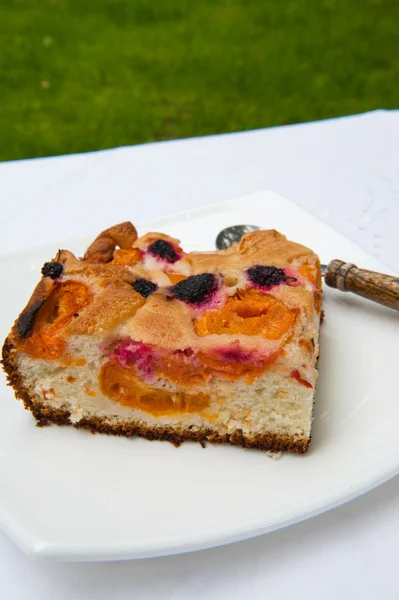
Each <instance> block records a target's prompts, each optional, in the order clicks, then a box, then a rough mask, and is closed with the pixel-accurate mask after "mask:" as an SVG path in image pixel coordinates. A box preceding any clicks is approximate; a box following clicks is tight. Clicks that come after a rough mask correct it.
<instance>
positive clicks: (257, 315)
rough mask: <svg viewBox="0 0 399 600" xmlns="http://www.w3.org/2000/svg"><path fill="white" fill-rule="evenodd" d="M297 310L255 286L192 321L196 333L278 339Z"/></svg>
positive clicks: (290, 322)
mask: <svg viewBox="0 0 399 600" xmlns="http://www.w3.org/2000/svg"><path fill="white" fill-rule="evenodd" d="M295 319H296V311H295V310H290V309H289V308H288V307H287V306H285V304H283V302H281V300H278V299H277V298H275V297H274V296H271V295H268V294H265V293H262V292H259V291H257V290H256V289H247V290H243V291H238V292H237V293H236V294H235V296H233V297H231V298H228V299H227V301H226V303H225V304H224V306H222V307H221V308H219V309H216V310H211V311H208V312H206V313H205V314H203V315H202V316H201V317H200V318H198V319H197V320H196V322H195V323H194V329H195V332H196V333H197V335H199V336H201V337H203V336H206V335H210V334H217V335H221V334H228V335H237V334H244V335H261V336H263V337H265V338H267V339H269V340H279V339H280V338H282V337H283V336H284V335H285V334H287V333H288V332H289V330H290V329H291V328H292V327H293V326H294V323H295Z"/></svg>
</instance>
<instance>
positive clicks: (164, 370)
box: [109, 340, 282, 386]
mask: <svg viewBox="0 0 399 600" xmlns="http://www.w3.org/2000/svg"><path fill="white" fill-rule="evenodd" d="M281 353H282V349H278V350H277V351H274V352H268V353H265V352H261V351H259V350H255V349H253V350H247V349H243V348H241V346H240V344H239V342H238V341H235V342H233V343H231V344H227V345H225V346H220V347H217V348H215V349H213V350H212V351H207V352H204V351H197V352H196V351H194V350H192V349H191V348H187V349H185V350H175V351H174V352H170V351H166V350H161V349H159V348H155V347H152V346H150V345H148V344H142V343H141V342H135V341H133V340H130V341H125V342H122V343H120V344H118V345H117V346H116V347H115V349H114V351H113V352H112V353H111V355H110V357H109V358H110V362H112V363H118V364H119V365H121V367H123V368H125V369H128V370H133V372H134V373H135V375H137V377H139V378H140V380H141V381H144V382H145V383H154V382H155V381H157V380H158V379H160V378H164V379H168V380H169V381H171V382H173V383H176V384H178V385H180V386H186V385H195V384H199V385H201V384H203V383H204V382H207V381H209V380H210V379H211V378H212V377H217V378H220V379H225V380H228V381H235V380H237V379H239V378H241V377H246V380H247V382H248V383H252V382H253V381H255V379H257V377H259V376H260V375H261V374H262V373H264V372H265V371H266V369H267V368H268V367H269V366H270V365H272V364H273V363H274V362H275V360H276V359H277V358H278V357H279V356H280V354H281Z"/></svg>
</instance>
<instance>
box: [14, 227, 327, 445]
mask: <svg viewBox="0 0 399 600" xmlns="http://www.w3.org/2000/svg"><path fill="white" fill-rule="evenodd" d="M320 309H321V273H320V263H319V259H318V257H317V256H316V254H315V253H314V252H312V250H310V249H308V248H306V247H304V246H302V245H300V244H297V243H294V242H290V241H288V240H287V239H286V238H285V236H284V235H282V234H280V233H278V232H277V231H274V230H263V231H255V232H251V233H248V234H246V235H245V236H244V237H243V238H242V240H241V242H240V243H239V244H234V245H233V246H231V247H230V248H228V249H227V250H223V251H214V252H190V253H185V252H184V250H183V249H182V248H181V247H180V242H179V240H176V239H174V238H171V237H169V236H167V235H164V234H162V233H147V234H146V235H144V236H142V237H139V238H138V237H137V233H136V230H135V228H134V227H133V225H132V224H131V223H129V222H127V223H122V224H119V225H116V226H114V227H111V228H110V229H107V230H106V231H104V232H102V233H101V234H100V235H99V236H98V237H97V238H96V239H95V240H94V242H93V243H92V244H91V246H90V247H89V248H88V250H87V251H86V254H85V255H84V257H83V258H82V259H78V258H76V257H75V256H74V255H73V254H72V253H71V252H69V251H67V250H60V251H59V252H58V253H57V255H56V256H55V258H54V259H53V260H52V261H50V262H48V263H45V265H44V266H43V269H42V279H41V280H40V281H39V283H38V285H37V287H36V288H35V290H34V292H33V294H32V296H31V298H30V300H29V302H28V304H27V305H26V307H25V308H24V310H23V311H22V312H21V314H20V315H19V317H18V318H17V320H16V321H15V324H14V326H13V328H12V330H11V332H10V334H9V336H8V337H7V339H6V341H5V343H4V347H3V366H4V369H5V371H6V373H7V376H8V382H9V384H10V385H11V386H12V387H13V388H14V391H15V395H16V397H17V398H19V399H20V400H22V401H23V403H24V405H25V408H26V409H28V410H30V411H31V412H32V413H33V415H34V417H35V419H36V420H37V423H38V425H47V424H50V423H56V424H58V425H72V426H74V427H82V428H85V429H89V430H91V431H92V432H100V433H107V434H117V435H124V436H132V435H138V436H141V437H144V438H147V439H151V440H169V441H171V442H173V443H175V444H177V445H178V444H180V443H181V442H183V441H185V440H193V441H198V442H201V443H204V442H207V441H209V442H229V443H231V444H236V445H240V446H243V447H250V448H258V449H261V450H267V451H272V452H277V451H282V450H288V451H293V452H297V453H304V452H306V451H307V449H308V446H309V442H310V437H311V424H312V412H313V403H314V393H315V385H316V380H317V369H316V366H317V365H316V363H317V357H318V353H319V326H320Z"/></svg>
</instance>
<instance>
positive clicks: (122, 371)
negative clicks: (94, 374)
mask: <svg viewBox="0 0 399 600" xmlns="http://www.w3.org/2000/svg"><path fill="white" fill-rule="evenodd" d="M100 382H101V389H102V392H103V394H104V395H106V396H108V397H110V398H112V399H113V400H115V401H116V402H119V403H120V404H123V405H124V406H129V407H130V408H138V409H140V410H143V411H145V412H148V413H150V414H152V415H155V416H156V415H168V414H174V413H193V412H195V413H200V412H201V411H203V410H204V409H205V408H207V407H208V406H209V403H210V398H209V396H207V395H206V394H203V393H201V392H199V393H186V392H183V391H178V392H169V391H166V390H163V389H155V388H152V387H150V386H149V385H147V384H146V383H145V382H143V381H142V380H141V379H140V378H139V377H137V375H136V374H135V372H134V370H133V369H126V368H125V367H123V366H122V365H121V364H120V363H119V362H117V361H110V362H108V363H106V364H105V365H103V367H102V368H101V373H100Z"/></svg>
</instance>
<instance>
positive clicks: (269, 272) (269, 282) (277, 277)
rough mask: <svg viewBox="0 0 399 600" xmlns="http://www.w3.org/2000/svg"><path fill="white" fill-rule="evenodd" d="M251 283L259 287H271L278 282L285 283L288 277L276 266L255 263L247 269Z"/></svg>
mask: <svg viewBox="0 0 399 600" xmlns="http://www.w3.org/2000/svg"><path fill="white" fill-rule="evenodd" d="M247 273H248V276H249V278H250V280H251V281H252V283H256V285H260V286H261V287H267V288H271V287H273V286H274V285H278V284H279V283H285V282H286V281H287V279H288V277H287V275H286V274H285V273H284V271H283V269H279V268H278V267H268V266H265V265H256V266H255V267H251V268H250V269H248V271H247Z"/></svg>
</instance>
